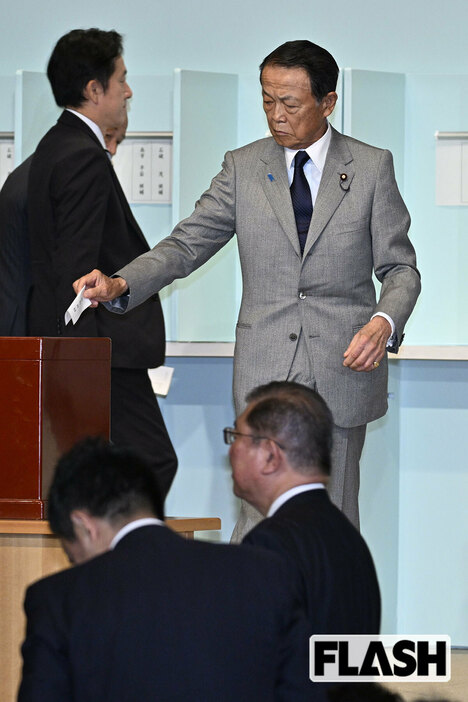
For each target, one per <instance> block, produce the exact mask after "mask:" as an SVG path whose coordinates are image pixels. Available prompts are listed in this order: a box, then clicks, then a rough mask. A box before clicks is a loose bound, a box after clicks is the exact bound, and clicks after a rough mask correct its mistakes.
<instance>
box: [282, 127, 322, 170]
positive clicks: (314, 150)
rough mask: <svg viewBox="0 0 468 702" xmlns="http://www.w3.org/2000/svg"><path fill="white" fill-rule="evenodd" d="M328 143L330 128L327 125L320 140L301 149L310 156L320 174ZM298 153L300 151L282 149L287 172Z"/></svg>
mask: <svg viewBox="0 0 468 702" xmlns="http://www.w3.org/2000/svg"><path fill="white" fill-rule="evenodd" d="M330 141H331V127H330V125H328V127H327V131H326V132H325V134H324V135H323V136H321V137H320V139H317V141H314V143H313V144H311V145H310V146H308V147H307V149H302V150H303V151H307V153H308V155H309V156H310V158H311V160H312V161H313V163H314V165H315V166H316V167H317V168H318V170H319V171H320V173H322V171H323V167H324V165H325V160H326V158H327V153H328V147H329V146H330ZM298 151H301V149H288V148H287V147H284V155H285V157H286V167H287V168H288V170H289V169H290V168H291V165H292V162H293V159H294V156H295V155H296V154H297V152H298Z"/></svg>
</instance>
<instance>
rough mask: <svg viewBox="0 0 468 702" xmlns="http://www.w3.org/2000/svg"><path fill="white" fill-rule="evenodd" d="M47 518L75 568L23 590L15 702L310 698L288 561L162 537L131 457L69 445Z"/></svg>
mask: <svg viewBox="0 0 468 702" xmlns="http://www.w3.org/2000/svg"><path fill="white" fill-rule="evenodd" d="M49 520H50V525H51V528H52V530H53V531H54V532H55V534H57V535H58V536H59V537H60V538H61V540H62V543H63V546H64V548H65V550H66V551H67V553H68V554H69V557H70V559H71V560H72V561H73V562H75V563H79V564H80V565H77V567H76V568H71V569H69V570H66V571H63V572H61V573H57V574H55V575H52V576H49V577H48V578H45V579H44V580H41V581H39V582H38V583H35V584H34V585H32V586H31V587H30V588H28V591H27V594H26V600H25V610H26V616H27V633H26V640H25V642H24V644H23V647H22V653H23V659H24V665H23V676H22V682H21V686H20V691H19V697H18V701H19V702H46V701H47V702H71V700H80V702H103V700H112V702H134V701H138V702H154V701H155V700H161V701H163V702H259V700H262V702H269V701H270V700H284V701H287V700H289V701H290V702H300V701H302V700H311V699H314V698H313V697H311V696H310V689H311V683H310V682H308V670H307V660H306V654H307V643H306V633H305V629H304V624H305V622H304V620H303V618H302V617H301V613H300V612H299V611H298V610H297V609H296V593H295V591H294V587H293V585H292V579H291V576H290V574H289V573H288V569H287V568H286V567H285V564H284V563H283V562H282V560H281V559H280V558H279V557H278V556H277V555H276V554H269V553H266V552H264V551H262V550H258V549H254V548H251V547H245V548H240V547H238V546H227V545H214V544H208V543H204V542H197V541H189V540H185V539H183V538H181V537H180V536H178V535H176V534H175V533H173V532H171V531H170V530H169V529H168V528H167V527H165V525H164V524H163V521H162V520H163V508H162V500H161V495H160V491H159V488H158V487H157V485H156V483H155V480H154V477H153V474H152V473H151V471H149V470H148V468H147V466H146V464H145V463H143V462H142V461H141V460H140V459H139V458H138V457H137V456H136V455H135V454H134V452H132V451H130V450H126V449H120V448H117V447H115V446H109V445H108V444H107V443H105V442H102V440H95V439H93V440H87V441H86V442H84V443H82V444H79V445H77V446H76V447H75V448H74V449H72V451H71V452H70V453H69V454H68V455H67V456H65V457H64V458H62V459H61V461H60V462H59V464H58V466H57V470H56V473H55V476H54V479H53V482H52V486H51V489H50V494H49ZM108 549H110V550H108ZM89 559H90V560H89Z"/></svg>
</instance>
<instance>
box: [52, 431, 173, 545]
mask: <svg viewBox="0 0 468 702" xmlns="http://www.w3.org/2000/svg"><path fill="white" fill-rule="evenodd" d="M75 509H85V510H87V511H88V512H89V513H90V514H91V515H92V516H93V517H102V518H104V519H107V520H109V521H110V522H112V521H114V520H116V519H119V518H120V517H129V518H131V517H132V516H133V515H134V514H136V513H138V512H139V511H141V510H145V511H149V512H150V513H152V514H154V516H155V517H158V518H159V519H164V508H163V499H162V496H161V490H160V488H159V485H158V482H157V478H156V476H155V475H154V473H153V471H152V470H151V468H150V467H149V466H148V465H147V463H146V462H145V461H144V460H143V459H142V458H140V456H139V455H138V454H137V453H136V452H135V451H133V450H132V449H129V448H122V447H118V446H115V445H113V444H111V443H109V442H108V441H106V440H105V439H102V438H100V437H94V438H88V439H85V440H84V441H81V442H79V443H78V444H76V445H75V446H74V447H73V448H72V449H71V450H70V451H69V452H68V453H66V454H65V455H64V456H62V458H61V459H60V460H59V461H58V463H57V467H56V469H55V473H54V477H53V480H52V484H51V486H50V490H49V499H48V519H49V523H50V528H51V530H52V531H53V532H54V534H56V535H57V536H59V537H60V538H63V539H67V540H69V541H74V540H75V538H76V535H75V532H74V528H73V524H72V521H71V518H70V515H71V513H72V511H73V510H75Z"/></svg>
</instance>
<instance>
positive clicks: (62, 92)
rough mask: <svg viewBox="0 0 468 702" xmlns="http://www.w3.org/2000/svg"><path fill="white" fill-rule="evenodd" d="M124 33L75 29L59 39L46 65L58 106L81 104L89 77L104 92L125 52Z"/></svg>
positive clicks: (77, 105) (76, 105)
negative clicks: (99, 85) (119, 59)
mask: <svg viewBox="0 0 468 702" xmlns="http://www.w3.org/2000/svg"><path fill="white" fill-rule="evenodd" d="M122 52H123V44H122V36H121V35H120V34H119V33H118V32H115V31H114V30H111V31H110V32H105V31H103V30H102V29H73V30H72V31H71V32H68V34H65V35H64V36H63V37H61V39H59V40H58V42H57V44H56V45H55V48H54V50H53V52H52V55H51V57H50V59H49V63H48V65H47V77H48V79H49V81H50V85H51V87H52V92H53V94H54V98H55V102H56V103H57V105H58V106H59V107H79V106H80V105H82V104H83V102H84V96H83V92H84V89H85V87H86V85H87V84H88V83H89V81H90V80H97V81H99V83H100V84H101V86H102V89H103V90H104V92H106V90H107V86H108V85H109V79H110V77H111V75H112V74H113V72H114V70H115V60H116V59H117V58H118V57H119V56H121V55H122Z"/></svg>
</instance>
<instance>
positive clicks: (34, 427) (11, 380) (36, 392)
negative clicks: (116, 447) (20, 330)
mask: <svg viewBox="0 0 468 702" xmlns="http://www.w3.org/2000/svg"><path fill="white" fill-rule="evenodd" d="M110 359H111V341H110V339H102V338H99V339H96V338H89V339H88V338H62V337H59V338H51V337H0V437H1V438H0V518H2V519H5V518H6V519H44V517H46V513H45V502H44V501H45V499H46V497H47V491H48V488H49V485H50V481H51V477H52V473H53V469H54V466H55V464H56V462H57V459H58V458H59V457H60V456H61V455H62V454H63V453H64V452H65V451H67V450H68V449H70V448H71V447H72V446H73V445H74V444H75V443H76V442H77V441H78V440H80V439H82V438H84V437H85V436H98V435H99V436H103V437H105V438H109V429H110Z"/></svg>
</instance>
